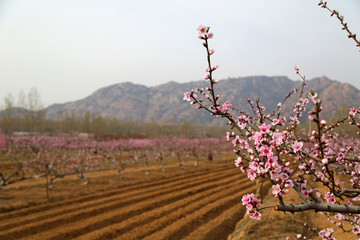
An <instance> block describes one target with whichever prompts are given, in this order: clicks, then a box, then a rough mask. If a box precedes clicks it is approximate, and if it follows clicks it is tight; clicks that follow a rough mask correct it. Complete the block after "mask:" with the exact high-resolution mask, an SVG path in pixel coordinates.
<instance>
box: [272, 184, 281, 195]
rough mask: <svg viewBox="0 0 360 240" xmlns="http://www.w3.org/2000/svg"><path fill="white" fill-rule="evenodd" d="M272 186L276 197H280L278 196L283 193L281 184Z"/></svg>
mask: <svg viewBox="0 0 360 240" xmlns="http://www.w3.org/2000/svg"><path fill="white" fill-rule="evenodd" d="M272 187H273V190H272V194H274V195H275V197H278V196H281V195H282V193H281V188H280V185H279V184H276V185H273V186H272Z"/></svg>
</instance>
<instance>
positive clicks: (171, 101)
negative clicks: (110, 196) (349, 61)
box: [46, 76, 360, 123]
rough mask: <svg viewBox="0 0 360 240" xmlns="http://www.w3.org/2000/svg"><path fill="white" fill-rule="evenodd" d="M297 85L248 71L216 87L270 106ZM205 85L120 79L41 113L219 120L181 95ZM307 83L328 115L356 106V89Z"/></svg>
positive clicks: (238, 99)
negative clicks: (343, 108)
mask: <svg viewBox="0 0 360 240" xmlns="http://www.w3.org/2000/svg"><path fill="white" fill-rule="evenodd" d="M300 85H301V82H300V81H292V80H290V79H288V78H287V77H283V76H277V77H266V76H253V77H244V78H228V79H226V80H221V81H220V83H219V84H217V85H215V87H216V91H217V94H219V95H220V96H221V98H220V100H221V101H222V102H225V101H229V102H230V103H231V104H232V105H233V106H236V107H238V108H241V109H246V111H249V108H248V104H247V103H246V102H245V101H244V98H245V97H249V98H250V99H251V100H253V101H254V102H255V101H256V100H257V99H260V104H261V105H264V106H265V107H266V110H268V112H270V111H271V110H272V109H273V108H276V105H277V103H279V102H281V101H282V100H283V99H284V97H285V96H286V95H287V94H288V93H289V91H292V89H294V88H299V87H300ZM207 86H208V82H206V81H204V80H202V81H194V82H188V83H176V82H168V83H166V84H162V85H159V86H155V87H147V86H144V85H139V84H133V83H130V82H125V83H120V84H115V85H111V86H108V87H104V88H101V89H99V90H97V91H96V92H94V93H93V94H91V95H90V96H88V97H86V98H84V99H80V100H78V101H74V102H68V103H64V104H54V105H51V106H49V107H48V108H46V118H48V119H63V118H66V117H68V116H70V115H71V114H73V115H74V116H75V117H79V116H82V114H83V113H84V112H85V111H89V112H90V113H92V114H97V113H98V114H101V115H103V116H108V117H116V118H118V119H120V120H136V121H150V120H154V121H161V122H170V123H171V122H181V121H183V120H189V121H196V122H197V123H215V122H219V121H217V120H216V119H215V118H213V117H211V116H209V114H208V113H207V112H206V111H204V110H197V109H196V108H195V107H194V106H190V105H189V103H188V102H186V101H183V96H184V92H186V91H190V90H191V89H195V88H205V87H207ZM310 89H313V90H314V91H315V92H317V93H318V95H319V96H320V99H321V100H322V101H323V102H324V104H323V107H324V111H323V112H324V113H325V115H332V114H334V113H335V112H336V111H337V110H339V109H340V108H342V107H344V106H354V105H355V106H357V105H359V103H360V91H359V90H358V89H356V88H355V87H354V86H352V85H350V84H347V83H340V82H338V81H334V80H330V79H328V78H327V77H320V78H315V79H312V80H310V81H308V82H307V86H306V91H309V90H310ZM198 95H199V94H198ZM295 102H296V98H294V97H292V98H291V99H289V102H288V104H287V105H284V106H283V111H284V112H288V113H289V112H291V111H292V108H293V106H294V103H295Z"/></svg>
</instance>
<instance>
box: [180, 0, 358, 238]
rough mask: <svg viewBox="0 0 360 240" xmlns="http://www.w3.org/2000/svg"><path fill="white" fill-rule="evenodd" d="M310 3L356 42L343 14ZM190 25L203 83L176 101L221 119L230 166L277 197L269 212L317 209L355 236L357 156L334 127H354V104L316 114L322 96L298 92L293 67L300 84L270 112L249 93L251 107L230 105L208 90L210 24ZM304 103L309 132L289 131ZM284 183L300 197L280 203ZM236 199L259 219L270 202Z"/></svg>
mask: <svg viewBox="0 0 360 240" xmlns="http://www.w3.org/2000/svg"><path fill="white" fill-rule="evenodd" d="M318 5H319V6H321V7H322V8H324V9H327V10H328V11H330V12H331V16H333V15H335V16H336V17H337V18H338V19H339V21H340V23H341V24H342V26H343V30H345V31H346V32H347V33H348V37H349V38H352V39H353V40H354V41H355V42H356V43H357V47H359V45H360V44H359V41H358V40H357V39H356V35H355V34H353V33H351V31H350V30H349V29H348V26H347V24H346V23H345V22H344V18H343V16H341V15H340V14H339V13H338V12H337V11H335V10H331V9H329V8H328V7H327V3H326V2H323V1H320V2H319V4H318ZM197 30H198V32H199V38H200V39H201V40H202V41H203V46H204V47H205V49H206V54H207V64H208V65H207V67H206V72H207V74H206V77H205V80H207V81H208V82H209V85H210V86H208V87H206V88H205V89H204V88H201V89H195V90H191V91H189V92H186V93H184V100H186V101H189V102H190V104H192V105H195V106H197V109H204V110H205V111H207V112H209V113H210V114H211V115H213V116H216V117H220V118H225V119H227V121H228V125H229V126H230V128H231V129H232V131H231V132H227V133H226V138H227V140H228V141H231V142H232V144H233V146H234V152H235V153H236V154H237V159H236V160H235V165H236V167H238V168H240V170H241V171H242V172H243V173H246V174H247V176H248V178H249V179H250V180H251V181H254V180H255V179H259V178H261V179H265V180H266V181H269V182H270V183H271V184H272V194H273V196H274V197H275V198H277V199H278V204H277V205H276V206H271V207H274V209H275V210H276V211H284V212H290V213H295V212H301V211H308V210H314V211H316V212H322V213H325V214H327V215H328V219H329V220H330V221H331V222H332V223H335V224H336V225H337V226H338V227H340V228H342V229H343V230H344V231H352V232H353V233H354V234H356V235H360V206H358V205H357V204H356V203H357V201H359V200H360V155H359V152H358V149H357V146H356V143H355V145H354V146H351V144H350V145H344V146H342V145H341V144H340V143H339V141H341V140H340V138H338V134H337V133H336V131H335V130H336V129H337V128H338V127H339V126H340V125H341V124H345V123H348V124H350V125H352V126H354V128H356V129H357V130H359V128H360V123H359V114H360V109H359V108H355V107H351V108H350V110H349V114H348V115H347V116H344V117H343V118H341V119H339V120H338V121H337V122H334V123H331V124H329V123H327V122H326V121H325V120H324V119H321V117H320V114H321V111H322V110H323V107H322V101H321V100H320V98H319V96H318V94H317V93H316V92H314V91H312V90H311V91H310V92H308V93H307V92H305V86H306V81H305V76H303V75H302V74H301V73H300V69H299V67H297V66H295V67H294V70H295V72H296V74H297V75H298V76H300V78H301V79H302V84H301V86H300V87H299V89H294V90H293V91H291V92H289V94H288V95H287V96H285V97H284V100H283V101H282V102H280V103H278V105H277V107H276V109H274V110H273V111H272V112H270V113H266V111H265V107H263V106H261V104H260V101H256V102H255V103H254V102H252V101H251V100H250V99H245V101H246V102H248V104H249V106H250V109H251V112H252V113H247V112H245V111H243V110H241V109H237V108H235V107H234V106H232V105H231V104H230V103H229V102H228V101H223V100H222V99H221V98H220V96H219V95H217V94H216V88H215V86H216V84H218V83H219V81H218V80H215V79H214V76H213V73H214V71H215V70H216V69H217V68H218V66H217V65H212V63H211V56H212V55H213V54H214V53H215V51H214V50H213V49H211V48H210V46H209V40H210V39H211V38H213V36H214V35H213V33H211V32H210V31H209V30H210V27H207V26H203V25H200V26H199V27H198V29H197ZM293 96H297V102H296V104H295V106H294V112H293V115H292V116H290V117H285V116H284V115H283V113H282V112H281V110H282V105H283V104H284V102H286V101H287V100H288V99H289V98H290V97H293ZM310 102H313V104H314V107H313V109H311V110H310V111H308V118H309V121H312V122H313V123H314V124H315V126H316V128H315V129H316V130H314V131H312V132H311V133H310V134H308V135H304V134H302V135H299V134H296V131H297V129H298V128H299V123H300V119H302V118H301V117H302V116H303V115H304V113H305V112H306V111H307V110H306V108H307V106H308V104H309V103H310ZM357 134H360V133H359V132H357ZM290 189H294V190H295V191H296V192H297V193H298V195H299V196H300V197H301V198H302V199H303V203H301V204H293V203H292V202H288V201H289V200H288V199H286V195H287V194H288V193H289V190H290ZM242 202H243V205H245V206H246V208H247V212H248V213H249V214H250V217H251V218H253V219H260V218H261V213H260V211H261V210H263V209H264V208H268V207H270V206H267V207H262V205H261V201H260V200H259V199H257V198H256V197H255V196H254V194H247V195H244V196H243V198H242ZM334 214H335V215H334ZM334 216H335V217H334ZM333 231H334V230H333V229H332V228H327V229H324V230H321V231H319V232H318V234H319V236H320V237H322V238H323V239H335V237H334V236H333ZM300 237H301V236H300Z"/></svg>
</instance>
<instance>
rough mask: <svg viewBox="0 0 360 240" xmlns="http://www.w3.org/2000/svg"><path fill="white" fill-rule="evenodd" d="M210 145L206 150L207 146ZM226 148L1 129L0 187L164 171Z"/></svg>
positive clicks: (197, 141)
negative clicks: (134, 170)
mask: <svg viewBox="0 0 360 240" xmlns="http://www.w3.org/2000/svg"><path fill="white" fill-rule="evenodd" d="M209 149H211V150H209ZM226 150H227V151H228V150H229V144H227V143H226V142H225V140H224V139H219V138H191V139H189V138H168V137H158V138H145V139H138V138H136V139H124V138H122V139H116V140H114V139H113V140H108V141H104V140H102V141H97V140H95V139H90V138H82V137H75V136H67V135H56V136H44V135H43V136H41V135H37V136H19V135H3V134H1V133H0V189H2V188H4V187H6V186H7V185H10V184H12V183H16V182H18V181H24V180H28V179H32V178H40V177H41V178H44V179H45V181H46V184H45V186H46V188H45V190H46V193H47V196H48V198H49V190H51V189H52V185H53V182H54V181H55V180H56V179H59V178H64V177H65V176H68V175H74V174H77V175H78V177H79V178H82V179H84V180H85V181H87V182H89V181H90V179H89V178H88V176H87V172H90V171H95V170H99V169H116V170H117V171H118V174H119V176H120V177H121V178H123V177H124V175H123V170H124V169H125V168H126V167H127V166H136V165H142V166H145V167H146V168H145V169H146V171H144V174H146V175H149V174H150V171H149V168H148V165H149V164H159V169H160V168H161V170H162V171H165V169H166V166H165V164H166V163H167V162H168V161H174V162H178V163H179V167H180V168H182V169H183V168H184V166H185V164H184V162H185V161H189V160H190V159H192V161H193V166H194V167H197V166H198V165H199V160H200V159H205V158H207V157H208V156H209V154H210V155H211V156H216V157H218V156H219V154H220V152H223V151H226Z"/></svg>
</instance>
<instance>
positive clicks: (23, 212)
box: [0, 167, 231, 221]
mask: <svg viewBox="0 0 360 240" xmlns="http://www.w3.org/2000/svg"><path fill="white" fill-rule="evenodd" d="M230 169H231V168H229V167H220V168H219V169H217V170H212V171H211V172H222V171H224V170H230ZM206 173H209V171H208V170H206V169H204V170H200V171H199V172H195V173H194V172H189V173H184V174H181V175H178V176H175V177H171V178H165V179H161V180H155V181H151V182H141V183H135V184H131V185H127V186H124V187H121V188H120V189H119V188H118V189H114V190H109V191H106V192H101V193H95V194H91V195H88V196H82V197H77V198H73V199H70V200H64V201H58V202H54V203H45V204H41V205H40V206H32V207H29V208H23V209H19V210H14V211H11V212H5V213H0V221H2V220H5V221H9V219H11V218H15V217H19V216H20V217H23V216H26V215H30V214H33V213H36V212H41V211H43V210H48V209H51V208H58V207H61V206H64V205H68V204H69V203H70V204H73V203H81V202H86V201H89V200H92V199H99V198H104V197H108V196H111V195H114V194H118V193H122V192H126V191H130V190H136V189H143V188H144V187H156V186H157V185H161V184H163V183H169V182H175V181H177V180H181V179H187V178H189V176H191V177H192V176H201V175H204V174H206Z"/></svg>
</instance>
